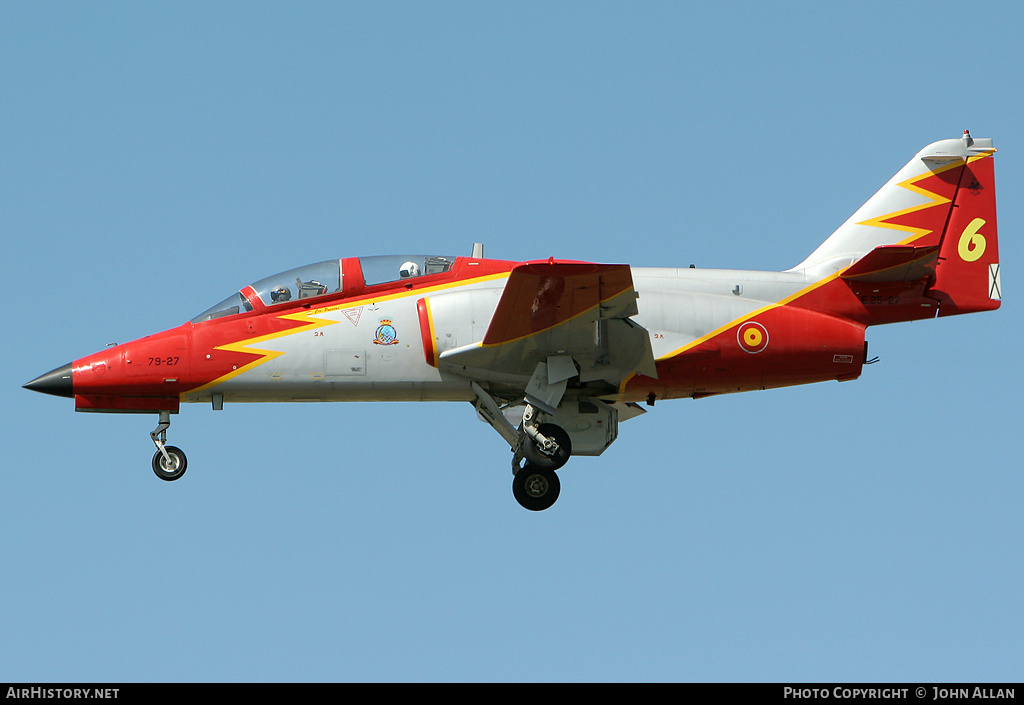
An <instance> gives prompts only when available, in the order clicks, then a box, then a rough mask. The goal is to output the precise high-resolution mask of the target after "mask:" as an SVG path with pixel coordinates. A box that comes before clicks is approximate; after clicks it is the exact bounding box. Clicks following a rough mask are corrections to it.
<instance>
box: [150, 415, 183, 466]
mask: <svg viewBox="0 0 1024 705" xmlns="http://www.w3.org/2000/svg"><path fill="white" fill-rule="evenodd" d="M170 426H171V412H169V411H161V412H160V422H159V423H158V424H157V426H156V428H154V429H153V430H152V431H151V432H150V434H149V437H150V438H152V439H153V445H155V446H156V453H154V454H153V472H155V473H156V476H157V477H159V478H160V479H161V480H167V481H168V482H172V481H174V480H177V479H178V478H179V477H181V476H182V475H184V474H185V468H187V467H188V460H187V459H186V458H185V453H184V451H182V450H181V448H177V447H175V446H169V445H167V429H168V428H170Z"/></svg>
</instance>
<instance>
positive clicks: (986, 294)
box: [925, 145, 1001, 316]
mask: <svg viewBox="0 0 1024 705" xmlns="http://www.w3.org/2000/svg"><path fill="white" fill-rule="evenodd" d="M989 147H990V148H989V149H988V150H987V151H986V152H984V153H982V154H978V155H975V156H972V157H969V158H968V159H967V163H966V165H965V167H964V169H963V173H962V175H961V176H960V184H959V186H958V188H957V191H956V197H955V198H954V199H953V208H952V213H951V214H950V217H949V223H948V224H947V225H946V228H945V231H944V232H943V235H942V242H941V244H940V247H939V259H938V262H937V263H936V265H935V281H934V283H933V284H932V285H931V287H929V289H928V290H927V291H926V292H925V294H926V295H927V296H930V297H933V298H936V299H938V300H939V315H940V316H952V315H956V314H959V313H974V312H976V311H991V310H993V309H997V308H999V304H1000V298H1001V292H1000V282H999V242H998V238H997V233H998V229H997V224H996V182H995V171H994V169H993V158H992V154H993V152H995V150H994V149H991V145H989Z"/></svg>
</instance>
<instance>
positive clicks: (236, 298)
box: [192, 291, 252, 323]
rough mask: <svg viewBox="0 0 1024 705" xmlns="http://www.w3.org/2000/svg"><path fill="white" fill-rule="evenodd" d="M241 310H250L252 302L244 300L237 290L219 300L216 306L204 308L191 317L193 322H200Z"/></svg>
mask: <svg viewBox="0 0 1024 705" xmlns="http://www.w3.org/2000/svg"><path fill="white" fill-rule="evenodd" d="M242 311H252V304H250V303H249V302H248V301H246V300H245V297H244V296H242V295H241V294H240V293H239V292H237V291H236V292H235V293H234V294H232V295H231V296H229V297H227V298H226V299H224V300H223V301H221V302H220V303H219V304H217V305H216V306H211V307H210V308H208V309H206V310H205V311H203V312H202V313H200V314H199V315H198V316H196V317H195V318H193V319H192V322H193V323H202V322H203V321H210V320H213V319H214V318H221V317H223V316H233V315H235V314H236V313H241V312H242Z"/></svg>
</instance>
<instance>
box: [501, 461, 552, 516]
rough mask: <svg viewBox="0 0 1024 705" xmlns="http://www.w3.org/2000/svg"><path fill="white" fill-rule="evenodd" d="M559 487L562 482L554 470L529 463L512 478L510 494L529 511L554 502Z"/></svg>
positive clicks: (545, 506) (543, 507) (545, 507)
mask: <svg viewBox="0 0 1024 705" xmlns="http://www.w3.org/2000/svg"><path fill="white" fill-rule="evenodd" d="M561 489H562V483H561V482H559V480H558V475H556V474H555V471H554V470H549V469H547V468H538V467H534V466H532V465H530V464H529V463H527V464H526V465H524V466H523V468H522V470H520V471H519V472H517V473H516V475H515V477H513V478H512V495H513V496H514V497H515V498H516V501H517V502H519V504H521V505H522V506H523V507H524V508H526V509H529V510H530V511H531V512H540V511H543V510H545V509H547V508H548V507H550V506H551V505H552V504H554V503H555V500H556V499H558V493H559V492H560V491H561Z"/></svg>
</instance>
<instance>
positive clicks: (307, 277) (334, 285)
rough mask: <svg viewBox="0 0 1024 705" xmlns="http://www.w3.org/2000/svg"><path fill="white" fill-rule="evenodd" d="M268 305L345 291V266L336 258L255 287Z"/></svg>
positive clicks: (270, 279) (294, 270)
mask: <svg viewBox="0 0 1024 705" xmlns="http://www.w3.org/2000/svg"><path fill="white" fill-rule="evenodd" d="M252 288H253V289H255V290H256V293H257V294H259V296H260V300H261V301H263V303H264V304H266V305H267V306H274V305H275V304H283V303H287V302H288V301H293V300H295V299H308V298H312V297H314V296H323V295H324V294H333V293H335V292H338V291H341V264H340V262H339V260H336V259H332V260H328V261H326V262H317V263H316V264H307V265H306V266H305V267H299V268H298V269H289V270H288V271H287V272H281V273H280V274H275V275H274V276H272V277H267V278H266V279H261V280H260V281H258V282H256V283H255V284H253V285H252Z"/></svg>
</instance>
